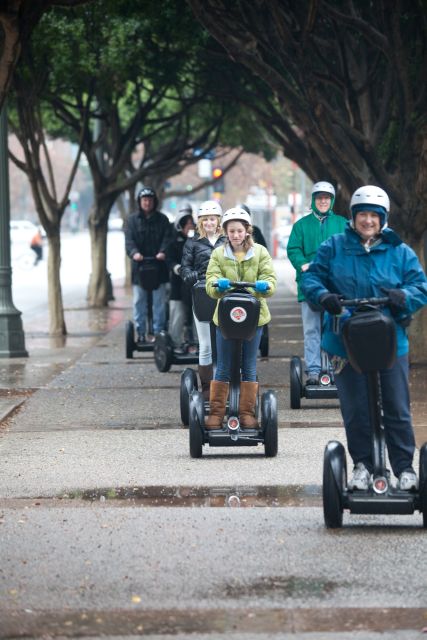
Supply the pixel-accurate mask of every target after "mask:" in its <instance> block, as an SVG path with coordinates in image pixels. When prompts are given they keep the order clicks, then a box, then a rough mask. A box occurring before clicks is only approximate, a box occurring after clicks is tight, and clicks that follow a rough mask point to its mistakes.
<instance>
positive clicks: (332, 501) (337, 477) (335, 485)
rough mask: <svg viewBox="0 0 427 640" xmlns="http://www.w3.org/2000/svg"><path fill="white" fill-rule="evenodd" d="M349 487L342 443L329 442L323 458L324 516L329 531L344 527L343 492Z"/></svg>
mask: <svg viewBox="0 0 427 640" xmlns="http://www.w3.org/2000/svg"><path fill="white" fill-rule="evenodd" d="M346 486H347V464H346V459H345V451H344V447H343V446H342V444H341V443H340V442H335V441H332V442H328V444H327V445H326V447H325V455H324V458H323V487H322V492H323V516H324V520H325V525H326V526H327V527H328V529H339V528H340V527H342V519H343V510H344V509H343V492H344V489H345V487H346Z"/></svg>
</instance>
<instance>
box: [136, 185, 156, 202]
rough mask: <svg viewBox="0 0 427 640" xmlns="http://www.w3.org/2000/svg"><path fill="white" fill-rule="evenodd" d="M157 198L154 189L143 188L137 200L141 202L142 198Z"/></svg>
mask: <svg viewBox="0 0 427 640" xmlns="http://www.w3.org/2000/svg"><path fill="white" fill-rule="evenodd" d="M156 197H157V196H156V192H155V191H154V189H152V188H151V187H142V189H140V190H139V191H138V196H137V200H138V202H139V201H140V200H141V198H156Z"/></svg>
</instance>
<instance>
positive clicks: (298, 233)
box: [286, 211, 347, 302]
mask: <svg viewBox="0 0 427 640" xmlns="http://www.w3.org/2000/svg"><path fill="white" fill-rule="evenodd" d="M346 224H347V220H346V219H345V218H343V217H342V216H338V215H336V214H335V213H333V212H332V211H330V212H329V213H328V214H327V215H326V216H324V218H323V220H321V219H319V217H318V216H316V215H315V214H314V213H309V214H308V215H306V216H304V217H303V218H300V220H297V222H295V224H294V225H293V227H292V231H291V235H290V236H289V240H288V246H287V249H286V252H287V256H288V258H289V260H290V262H291V264H292V266H293V267H294V269H295V271H296V277H295V280H296V282H297V287H298V302H303V301H304V299H305V298H304V294H303V292H302V291H301V277H302V274H303V271H301V266H302V265H303V264H306V263H307V262H311V261H312V260H313V258H314V256H315V255H316V251H317V249H318V248H319V245H320V244H321V243H322V242H323V241H324V240H327V239H328V238H329V237H330V236H331V235H333V234H334V233H342V232H343V231H344V229H345V226H346Z"/></svg>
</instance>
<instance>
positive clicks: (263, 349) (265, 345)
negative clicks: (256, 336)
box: [259, 324, 269, 358]
mask: <svg viewBox="0 0 427 640" xmlns="http://www.w3.org/2000/svg"><path fill="white" fill-rule="evenodd" d="M259 352H260V355H261V358H268V352H269V335H268V324H265V325H264V328H263V331H262V335H261V341H260V343H259Z"/></svg>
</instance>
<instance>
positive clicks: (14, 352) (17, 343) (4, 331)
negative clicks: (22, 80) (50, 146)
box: [0, 103, 28, 358]
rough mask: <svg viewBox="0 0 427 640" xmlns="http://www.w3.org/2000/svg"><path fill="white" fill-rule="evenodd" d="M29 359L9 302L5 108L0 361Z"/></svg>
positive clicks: (2, 127)
mask: <svg viewBox="0 0 427 640" xmlns="http://www.w3.org/2000/svg"><path fill="white" fill-rule="evenodd" d="M26 356H28V352H27V351H26V349H25V338H24V330H23V328H22V320H21V312H20V311H18V309H17V308H16V307H15V305H14V304H13V301H12V269H11V266H10V200H9V166H8V143H7V116H6V105H5V103H4V104H3V108H2V110H1V113H0V358H22V357H26Z"/></svg>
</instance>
